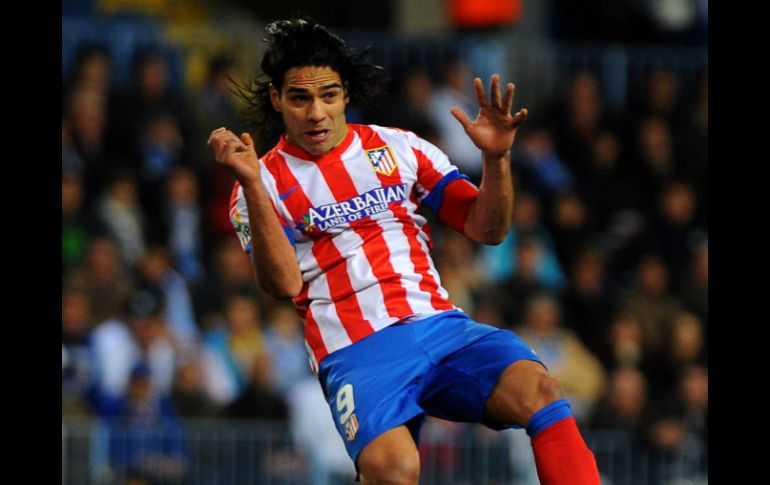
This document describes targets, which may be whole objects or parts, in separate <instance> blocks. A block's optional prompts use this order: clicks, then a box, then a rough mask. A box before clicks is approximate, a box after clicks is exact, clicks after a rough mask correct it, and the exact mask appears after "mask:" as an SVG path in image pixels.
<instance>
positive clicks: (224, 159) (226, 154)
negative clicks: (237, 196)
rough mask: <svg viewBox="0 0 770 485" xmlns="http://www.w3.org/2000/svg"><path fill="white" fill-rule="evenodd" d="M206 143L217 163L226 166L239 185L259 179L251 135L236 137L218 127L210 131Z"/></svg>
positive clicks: (256, 158)
mask: <svg viewBox="0 0 770 485" xmlns="http://www.w3.org/2000/svg"><path fill="white" fill-rule="evenodd" d="M207 144H208V146H209V148H211V150H212V151H213V152H214V159H215V160H216V161H217V163H221V164H222V165H224V166H225V167H227V169H228V170H229V171H230V173H231V174H232V175H233V177H235V178H236V179H237V180H238V181H239V182H240V183H241V185H245V184H247V183H250V182H255V181H258V180H259V157H257V152H256V150H255V149H254V140H252V138H251V135H249V134H248V133H243V134H242V135H241V136H240V137H238V136H237V135H236V134H235V133H233V132H232V131H230V130H228V129H226V128H218V129H216V130H214V131H212V132H211V136H209V140H208V143H207Z"/></svg>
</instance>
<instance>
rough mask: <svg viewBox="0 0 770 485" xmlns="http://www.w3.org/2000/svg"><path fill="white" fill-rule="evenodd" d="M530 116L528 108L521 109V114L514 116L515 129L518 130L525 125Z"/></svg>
mask: <svg viewBox="0 0 770 485" xmlns="http://www.w3.org/2000/svg"><path fill="white" fill-rule="evenodd" d="M528 116H529V111H528V110H527V108H522V109H520V110H519V112H518V113H516V114H515V115H514V116H513V121H512V124H513V127H514V128H518V126H519V125H520V124H522V123H524V122H525V121H526V120H527V117H528Z"/></svg>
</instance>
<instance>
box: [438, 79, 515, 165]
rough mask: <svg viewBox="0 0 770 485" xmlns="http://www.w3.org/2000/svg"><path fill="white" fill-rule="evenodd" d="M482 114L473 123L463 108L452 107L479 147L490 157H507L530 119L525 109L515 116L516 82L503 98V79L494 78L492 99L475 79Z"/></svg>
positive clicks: (507, 86) (506, 89)
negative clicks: (514, 92) (521, 126)
mask: <svg viewBox="0 0 770 485" xmlns="http://www.w3.org/2000/svg"><path fill="white" fill-rule="evenodd" d="M473 84H474V87H475V88H476V98H477V99H478V101H479V114H478V116H476V119H475V120H473V121H471V120H470V118H468V115H466V114H465V112H464V111H463V110H461V109H460V108H452V110H451V113H452V115H453V116H454V117H455V118H457V121H459V122H460V124H462V125H463V128H465V132H466V133H467V134H468V136H469V137H470V139H471V141H472V142H473V144H474V145H476V147H478V148H479V150H481V152H482V153H483V154H484V155H485V156H487V157H503V156H504V155H505V154H507V153H508V150H510V149H511V146H512V145H513V140H514V139H515V138H516V130H517V129H518V128H519V125H521V124H522V123H523V122H524V120H526V119H527V115H528V111H527V109H526V108H523V109H521V110H519V111H518V112H516V114H514V115H512V114H511V108H512V107H513V91H514V89H515V87H514V85H513V83H508V84H507V85H506V86H505V94H504V96H501V95H500V76H499V75H498V74H493V75H492V81H491V85H490V98H489V99H487V95H486V93H485V92H484V84H483V83H482V82H481V78H478V77H477V78H476V79H474V80H473Z"/></svg>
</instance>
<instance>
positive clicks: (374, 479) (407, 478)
mask: <svg viewBox="0 0 770 485" xmlns="http://www.w3.org/2000/svg"><path fill="white" fill-rule="evenodd" d="M358 469H359V470H360V475H361V483H362V484H363V485H416V484H417V481H418V480H419V478H420V455H419V453H418V452H417V445H415V443H414V439H412V434H411V433H410V432H409V429H408V428H407V427H406V426H405V425H402V426H398V427H396V428H393V429H390V430H388V431H386V432H384V433H383V434H381V435H380V436H378V437H377V438H375V439H374V440H372V441H371V442H370V443H369V444H368V445H366V446H365V447H364V449H363V450H361V453H360V454H359V455H358Z"/></svg>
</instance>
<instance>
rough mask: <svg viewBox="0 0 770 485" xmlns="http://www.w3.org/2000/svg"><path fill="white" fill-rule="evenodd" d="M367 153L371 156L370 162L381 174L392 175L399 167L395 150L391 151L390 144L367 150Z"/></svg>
mask: <svg viewBox="0 0 770 485" xmlns="http://www.w3.org/2000/svg"><path fill="white" fill-rule="evenodd" d="M366 155H367V156H368V157H369V162H370V163H371V164H372V167H373V168H374V171H375V172H377V173H379V174H382V175H390V174H392V173H393V171H394V170H395V169H396V167H398V162H396V157H394V156H393V152H391V151H390V147H389V146H388V145H385V146H383V147H380V148H372V149H371V150H366Z"/></svg>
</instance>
